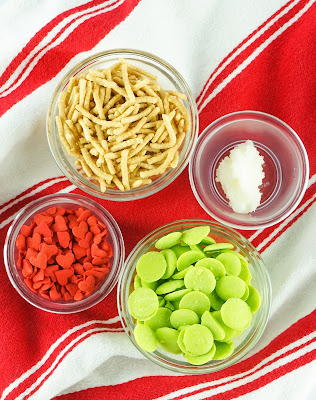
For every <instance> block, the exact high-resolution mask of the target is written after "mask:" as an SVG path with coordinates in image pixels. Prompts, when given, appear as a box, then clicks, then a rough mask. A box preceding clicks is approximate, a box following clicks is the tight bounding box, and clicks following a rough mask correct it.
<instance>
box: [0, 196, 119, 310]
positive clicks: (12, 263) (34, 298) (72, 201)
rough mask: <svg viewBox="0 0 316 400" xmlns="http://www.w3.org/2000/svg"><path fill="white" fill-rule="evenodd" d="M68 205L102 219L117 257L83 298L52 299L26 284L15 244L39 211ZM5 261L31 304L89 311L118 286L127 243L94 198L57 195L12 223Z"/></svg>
mask: <svg viewBox="0 0 316 400" xmlns="http://www.w3.org/2000/svg"><path fill="white" fill-rule="evenodd" d="M54 206H56V207H64V208H66V209H71V208H79V207H84V208H87V209H89V210H91V211H92V213H93V214H94V215H95V216H96V217H97V219H98V220H99V221H101V222H102V223H104V224H105V226H106V227H107V230H108V236H107V240H108V242H109V243H110V244H111V246H112V250H113V256H112V258H111V269H110V272H109V273H108V274H107V275H106V276H105V277H104V278H103V280H101V281H100V282H99V283H98V285H97V287H96V289H95V290H94V291H93V292H91V294H90V295H89V296H87V297H84V298H83V299H82V300H80V301H75V300H69V301H65V300H63V299H62V300H57V301H52V300H48V299H46V298H44V297H42V296H41V295H40V294H38V293H34V292H32V291H31V290H30V289H29V287H28V286H27V285H26V284H25V283H24V277H23V275H22V273H21V270H20V269H19V268H18V267H17V259H18V253H19V252H18V249H17V248H16V246H15V243H16V239H17V236H18V234H19V233H20V229H21V226H22V225H23V224H28V223H30V222H31V220H32V219H33V217H34V215H35V214H38V213H40V212H43V211H45V210H47V209H48V208H50V207H54ZM3 254H4V261H5V267H6V271H7V274H8V277H9V279H10V281H11V283H12V285H13V287H14V288H15V289H16V291H17V292H18V293H19V294H20V295H21V296H22V297H23V298H24V299H25V300H26V301H28V302H29V303H30V304H32V305H33V306H35V307H38V308H40V309H42V310H45V311H49V312H53V313H59V314H68V313H74V312H79V311H83V310H86V309H87V308H90V307H92V306H94V305H96V304H97V303H99V302H100V301H101V300H103V299H104V298H105V297H106V296H107V295H108V294H109V293H110V292H111V290H112V289H113V288H114V286H115V284H116V282H117V280H118V276H119V273H120V270H121V268H122V265H123V263H124V256H125V251H124V242H123V237H122V234H121V231H120V228H119V226H118V225H117V223H116V222H115V220H114V218H113V217H112V215H111V214H110V213H109V212H108V211H107V210H105V209H104V208H103V207H102V206H101V205H100V204H98V203H96V202H95V201H94V200H91V199H89V198H86V197H83V196H80V195H77V194H53V195H50V196H46V197H43V198H41V199H38V200H36V201H34V202H32V203H30V204H29V205H28V206H26V207H25V208H24V209H22V210H21V211H20V213H19V214H18V215H17V216H16V218H15V219H14V221H13V223H12V225H11V226H10V228H9V230H8V233H7V237H6V241H5V245H4V251H3Z"/></svg>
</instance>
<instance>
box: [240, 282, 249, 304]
mask: <svg viewBox="0 0 316 400" xmlns="http://www.w3.org/2000/svg"><path fill="white" fill-rule="evenodd" d="M248 297H249V286H248V285H247V284H246V290H245V293H244V295H243V296H242V297H241V300H243V301H246V300H247V299H248Z"/></svg>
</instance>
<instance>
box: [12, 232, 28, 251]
mask: <svg viewBox="0 0 316 400" xmlns="http://www.w3.org/2000/svg"><path fill="white" fill-rule="evenodd" d="M15 244H16V247H17V248H18V249H19V250H20V251H24V250H26V237H25V236H24V235H22V234H19V235H18V237H17V238H16V243H15Z"/></svg>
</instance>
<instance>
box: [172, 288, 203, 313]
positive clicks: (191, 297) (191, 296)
mask: <svg viewBox="0 0 316 400" xmlns="http://www.w3.org/2000/svg"><path fill="white" fill-rule="evenodd" d="M210 306H211V304H210V300H209V298H208V297H207V296H206V294H204V293H201V292H198V291H193V292H190V293H188V294H186V295H184V296H183V297H182V299H181V300H180V303H179V309H184V308H185V309H188V310H192V311H194V312H195V313H196V314H198V315H202V314H203V313H204V311H207V310H209V309H210Z"/></svg>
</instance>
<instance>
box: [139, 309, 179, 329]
mask: <svg viewBox="0 0 316 400" xmlns="http://www.w3.org/2000/svg"><path fill="white" fill-rule="evenodd" d="M171 314H172V311H171V310H169V309H168V308H165V307H160V308H158V310H157V312H156V314H155V315H154V316H153V317H151V318H150V319H147V320H146V321H145V322H144V324H145V325H147V326H149V328H150V329H152V330H153V331H156V330H157V329H158V328H163V327H164V326H166V327H169V328H172V325H171V322H170V317H171Z"/></svg>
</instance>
